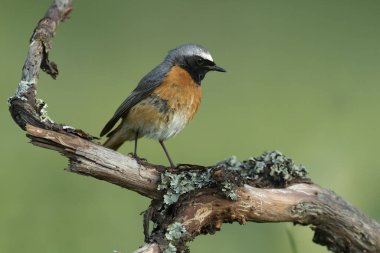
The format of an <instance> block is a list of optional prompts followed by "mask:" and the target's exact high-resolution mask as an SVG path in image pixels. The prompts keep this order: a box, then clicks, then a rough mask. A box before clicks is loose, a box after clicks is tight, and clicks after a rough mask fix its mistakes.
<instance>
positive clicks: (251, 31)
mask: <svg viewBox="0 0 380 253" xmlns="http://www.w3.org/2000/svg"><path fill="white" fill-rule="evenodd" d="M50 3H51V0H40V1H27V0H23V1H11V0H0V50H1V51H0V52H1V57H0V69H1V75H0V83H1V86H0V89H1V92H0V96H1V97H0V100H1V101H2V106H1V108H0V114H1V124H0V129H1V133H2V137H1V139H2V141H1V144H0V148H1V150H0V151H1V152H0V153H1V169H0V252H30V253H33V252H38V253H41V252H49V253H52V252H53V253H54V252H78V253H79V252H99V253H100V252H102V253H104V252H109V253H111V252H112V251H113V250H120V251H121V252H122V253H125V252H131V251H133V250H134V249H136V248H137V247H138V246H139V245H141V244H142V243H143V235H142V225H141V224H142V217H141V215H139V214H140V212H142V211H144V210H145V209H146V208H147V206H148V204H149V200H148V199H146V198H144V197H141V196H139V195H137V194H135V193H133V192H131V191H128V190H124V189H121V188H120V187H117V186H114V185H111V184H108V183H104V182H102V181H97V180H95V179H92V178H87V177H82V176H78V175H75V174H71V173H67V172H65V171H64V170H63V169H64V168H65V167H66V165H67V160H66V159H65V158H64V157H62V156H60V155H59V154H57V153H56V152H53V151H50V150H44V149H41V148H36V147H33V146H32V145H30V144H29V143H28V139H27V138H26V137H25V133H24V132H23V131H21V130H20V129H19V128H18V127H17V126H16V125H15V124H14V122H13V121H12V119H11V117H10V115H9V113H8V110H7V105H6V100H7V98H8V97H9V96H12V95H13V94H14V91H15V89H16V85H17V84H18V82H19V79H20V74H21V67H22V65H23V62H24V60H25V56H26V53H27V49H28V39H29V37H30V35H31V33H32V31H33V28H34V27H35V24H36V23H37V21H38V20H39V19H40V18H41V17H42V16H43V14H44V13H45V11H46V9H47V7H48V6H49V5H50ZM74 6H75V10H74V12H73V13H72V15H71V18H70V19H69V20H68V21H67V22H65V23H64V24H62V25H60V26H59V27H58V32H57V35H56V37H55V39H54V42H53V50H52V51H51V54H50V58H51V60H53V61H55V62H57V63H58V67H59V70H60V75H59V76H58V79H57V80H56V81H54V80H52V79H51V78H50V77H48V76H47V75H46V74H44V73H41V75H40V81H39V90H38V92H39V94H38V96H39V97H40V98H43V99H44V100H45V101H46V102H47V103H48V105H49V109H48V111H49V115H50V116H51V117H52V118H53V119H54V120H55V121H57V122H62V123H67V124H70V125H73V126H75V127H78V128H81V129H84V130H86V131H88V132H90V133H92V134H94V135H97V134H99V132H100V130H101V128H102V127H103V125H104V123H105V122H106V121H107V120H108V119H109V118H110V116H111V115H112V114H113V112H114V110H115V109H116V107H117V106H118V105H119V104H120V103H121V101H122V100H124V98H125V97H126V96H127V95H128V94H129V92H130V91H131V90H132V89H133V88H134V87H135V85H136V84H137V82H138V81H139V80H140V78H141V77H142V76H143V75H144V74H145V73H147V72H148V71H149V70H150V69H152V68H153V67H154V66H155V65H157V64H158V63H159V62H160V61H161V60H162V59H163V57H164V56H165V54H166V52H167V51H168V50H169V49H171V48H174V47H176V46H177V45H179V44H182V43H187V42H196V43H200V44H202V45H204V46H205V47H207V48H208V49H209V50H210V51H211V52H212V54H213V56H214V59H215V61H216V63H217V64H218V65H220V66H222V67H224V68H226V69H227V70H228V72H227V73H226V74H220V73H210V74H209V75H208V76H207V77H206V79H205V80H204V82H203V102H202V106H201V110H200V111H199V113H198V115H197V116H196V117H195V120H194V121H193V122H192V123H191V124H190V125H189V126H188V127H187V128H186V129H185V131H183V132H182V133H181V134H179V135H178V136H177V137H176V138H174V139H173V140H170V141H168V142H167V147H168V149H169V151H170V152H171V155H172V157H173V158H174V160H175V161H176V162H180V163H199V164H205V165H207V164H214V163H216V162H217V161H219V160H222V159H225V158H227V157H229V156H231V155H236V156H238V158H239V159H245V158H247V157H249V156H253V155H260V154H261V153H262V152H263V151H265V150H273V149H277V150H280V151H282V152H283V153H285V154H286V155H288V156H290V157H291V158H293V159H294V160H295V161H296V162H298V163H302V164H304V165H306V166H307V168H308V169H309V171H310V175H311V178H312V179H313V180H314V181H315V182H317V183H318V184H320V185H322V186H324V187H328V188H331V189H333V190H334V191H336V192H337V193H338V194H339V195H341V196H342V197H344V198H345V199H346V200H348V201H350V202H351V203H353V204H354V205H355V206H357V207H358V208H360V209H361V210H363V211H364V212H365V213H366V214H368V215H369V216H371V217H373V218H375V219H377V220H380V202H379V199H380V191H379V181H380V170H379V168H380V160H379V140H380V131H379V129H380V127H379V124H380V118H379V111H380V101H379V95H380V88H379V81H380V46H379V45H380V33H379V26H380V2H379V1H374V0H373V1H370V0H364V1H359V0H357V1H351V0H318V1H310V0H290V1H282V0H278V1H268V0H255V1H217V0H212V1H201V0H197V1H184V0H177V1H175V0H167V1H137V0H134V1H121V0H118V1H117V0H115V1H108V2H105V1H100V0H91V1H90V0H81V1H74ZM120 151H121V152H123V153H127V152H130V151H132V143H128V144H126V145H124V146H123V147H122V149H121V150H120ZM140 154H141V156H143V157H147V158H149V161H151V162H155V163H162V164H167V160H166V158H165V156H164V154H163V151H162V150H161V147H160V146H159V144H158V143H156V142H153V141H151V140H143V141H142V142H141V144H140ZM287 229H289V230H290V232H291V233H292V234H293V236H294V238H295V241H296V243H297V247H298V250H299V252H313V253H317V252H327V250H326V249H325V248H323V247H321V246H318V245H315V244H313V243H312V242H311V239H312V232H311V230H310V229H309V228H305V227H300V226H297V227H293V226H292V225H290V224H285V223H284V224H255V223H249V224H247V225H245V226H240V225H237V224H232V225H230V224H226V225H224V226H223V228H222V231H220V232H218V233H217V234H216V235H214V236H200V237H198V238H197V239H196V240H195V241H194V242H192V243H191V244H190V247H191V250H192V252H220V253H222V252H292V251H291V247H290V244H289V241H288V239H287V235H286V230H287Z"/></svg>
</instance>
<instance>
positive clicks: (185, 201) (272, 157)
mask: <svg viewBox="0 0 380 253" xmlns="http://www.w3.org/2000/svg"><path fill="white" fill-rule="evenodd" d="M71 10H72V3H71V1H70V0H55V1H54V3H53V4H52V6H50V8H49V9H48V11H47V13H46V14H45V16H44V18H43V19H41V20H40V21H39V22H38V24H37V27H36V29H35V30H34V32H33V35H32V37H31V41H30V46H29V52H28V55H27V58H26V61H25V64H24V67H23V70H22V78H21V81H20V83H19V86H18V89H17V91H16V94H15V96H13V97H12V98H10V99H9V109H10V112H11V114H12V116H13V119H14V120H15V122H16V123H17V124H18V125H19V126H20V127H21V128H22V129H24V130H26V132H27V136H28V137H29V138H30V139H31V141H32V143H33V144H34V145H37V146H40V147H43V148H48V149H52V150H55V151H58V152H60V153H62V154H63V155H64V156H66V157H67V158H68V159H69V168H68V170H69V171H71V172H74V173H78V174H81V175H87V176H91V177H94V178H97V179H100V180H104V181H107V182H109V183H112V184H116V185H119V186H121V187H123V188H126V189H129V190H133V191H135V192H138V193H140V194H141V195H143V196H146V197H148V198H150V199H152V203H151V205H150V207H149V208H148V210H147V211H146V212H145V215H144V230H145V242H146V244H145V245H144V246H143V247H142V248H140V249H138V250H137V251H135V252H140V253H141V252H152V253H153V252H157V253H158V252H167V253H168V252H176V251H178V252H185V251H188V248H187V246H186V243H187V242H188V241H189V240H193V239H194V238H195V237H196V236H197V235H199V234H204V233H211V234H213V233H215V232H216V231H218V230H220V229H221V226H222V224H223V223H225V222H229V223H230V222H234V221H237V222H239V223H240V224H244V223H246V222H249V221H252V222H292V223H295V224H300V225H309V226H310V227H311V228H312V229H313V230H314V232H315V234H314V238H313V241H314V242H316V243H318V244H321V245H325V246H327V247H328V249H330V250H331V251H333V252H380V225H379V224H378V223H377V222H376V221H374V220H372V219H370V218H369V217H367V216H366V215H364V214H363V213H362V212H360V211H359V210H357V209H356V208H354V207H353V206H352V205H351V204H349V203H347V202H346V201H344V200H343V199H341V198H340V197H338V196H337V195H336V194H335V193H334V192H332V191H330V190H326V189H323V188H321V187H319V186H317V185H315V184H313V183H312V182H311V180H310V179H309V178H308V177H307V174H306V171H305V169H304V168H303V167H302V166H297V165H295V164H294V163H293V161H292V160H291V159H289V158H287V157H285V156H283V155H282V154H281V153H279V152H268V153H264V154H263V155H261V156H259V157H256V158H250V159H248V160H246V161H243V162H238V161H236V160H234V159H229V160H226V161H223V162H220V163H218V164H216V165H213V166H207V167H204V166H198V165H182V166H179V167H178V168H177V169H169V168H165V167H164V166H159V165H153V164H149V163H148V162H144V163H141V162H140V163H139V162H137V161H136V160H135V159H133V158H131V157H129V156H124V155H122V154H120V153H118V152H115V151H113V150H110V149H107V148H104V147H102V146H101V145H99V144H98V143H96V142H94V140H93V139H94V138H93V137H92V136H91V135H89V134H86V133H84V132H83V131H81V130H78V129H74V128H72V127H68V126H66V125H64V124H56V123H54V122H53V121H52V120H51V119H50V118H49V117H48V116H47V113H46V110H45V103H44V102H43V101H42V100H40V99H36V91H37V88H36V85H37V80H38V75H39V71H40V69H42V70H43V71H45V72H46V73H48V74H49V75H51V76H52V77H53V78H56V76H57V74H58V69H57V65H56V64H54V63H52V62H50V61H49V59H48V52H49V50H50V49H51V41H52V38H53V36H54V33H55V30H56V27H57V25H58V24H59V23H60V22H61V21H63V20H64V19H65V18H66V17H67V15H68V13H69V12H70V11H71ZM150 220H151V221H153V222H154V224H155V225H154V227H153V228H152V229H150V228H149V226H148V224H149V221H150Z"/></svg>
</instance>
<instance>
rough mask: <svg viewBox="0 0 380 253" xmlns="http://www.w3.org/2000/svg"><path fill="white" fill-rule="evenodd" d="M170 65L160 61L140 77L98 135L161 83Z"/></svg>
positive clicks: (106, 130)
mask: <svg viewBox="0 0 380 253" xmlns="http://www.w3.org/2000/svg"><path fill="white" fill-rule="evenodd" d="M169 70H170V65H169V64H167V63H166V62H163V63H161V64H160V65H158V66H157V67H155V68H154V69H153V70H152V71H150V72H149V73H148V74H147V75H146V76H144V77H143V79H141V81H140V82H139V84H138V85H137V87H136V88H135V89H134V90H133V91H132V93H131V95H129V96H128V97H127V99H125V100H124V102H123V103H122V104H121V105H120V106H119V108H117V110H116V112H115V114H114V115H113V117H112V118H111V119H110V120H109V121H108V122H107V124H106V125H105V126H104V128H103V130H102V132H101V133H100V136H103V135H105V134H106V133H108V132H109V131H111V130H112V128H113V127H114V126H115V124H116V123H117V122H118V120H119V119H120V118H121V117H122V116H123V115H124V114H125V113H127V112H128V111H129V110H130V109H131V108H132V107H133V106H134V105H136V104H137V103H138V102H140V101H141V100H143V99H144V98H146V97H147V96H149V95H150V94H151V93H152V92H153V90H154V89H155V88H156V87H157V86H158V85H160V83H162V81H163V79H164V78H165V75H166V74H167V73H168V72H169Z"/></svg>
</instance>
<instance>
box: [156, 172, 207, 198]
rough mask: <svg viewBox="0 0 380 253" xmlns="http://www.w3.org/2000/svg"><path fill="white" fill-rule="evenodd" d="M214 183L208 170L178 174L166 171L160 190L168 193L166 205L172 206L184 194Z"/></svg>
mask: <svg viewBox="0 0 380 253" xmlns="http://www.w3.org/2000/svg"><path fill="white" fill-rule="evenodd" d="M212 183H213V182H212V180H211V172H210V170H208V169H206V170H203V171H196V172H195V171H184V172H181V173H178V174H174V173H170V172H168V171H166V172H165V173H162V174H161V183H160V184H159V185H158V190H164V191H166V193H165V195H164V203H165V204H166V205H171V204H173V203H175V202H177V200H178V198H179V196H181V195H182V194H184V193H187V192H190V191H193V190H195V189H200V188H204V187H207V186H210V185H211V184H212Z"/></svg>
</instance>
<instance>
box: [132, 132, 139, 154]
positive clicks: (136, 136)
mask: <svg viewBox="0 0 380 253" xmlns="http://www.w3.org/2000/svg"><path fill="white" fill-rule="evenodd" d="M138 138H139V130H137V131H136V135H135V151H134V152H133V156H134V157H135V158H136V157H137V140H138Z"/></svg>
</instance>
